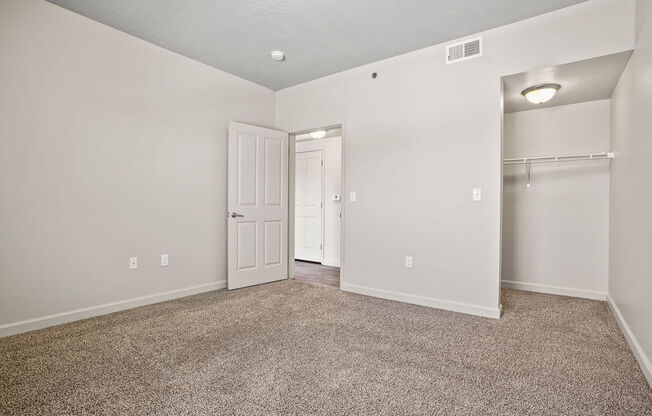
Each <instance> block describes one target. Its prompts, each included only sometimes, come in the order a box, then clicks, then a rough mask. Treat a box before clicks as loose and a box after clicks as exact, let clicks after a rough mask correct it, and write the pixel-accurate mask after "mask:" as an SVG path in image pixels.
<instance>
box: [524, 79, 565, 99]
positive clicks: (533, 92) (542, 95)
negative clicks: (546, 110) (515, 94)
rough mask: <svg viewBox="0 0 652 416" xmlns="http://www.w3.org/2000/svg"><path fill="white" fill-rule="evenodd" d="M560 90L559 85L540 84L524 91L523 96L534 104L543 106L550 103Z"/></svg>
mask: <svg viewBox="0 0 652 416" xmlns="http://www.w3.org/2000/svg"><path fill="white" fill-rule="evenodd" d="M560 88H561V85H559V84H539V85H533V86H531V87H529V88H526V89H524V90H523V91H521V94H522V95H523V96H524V97H525V98H526V99H527V100H528V101H529V102H531V103H532V104H542V103H545V102H547V101H550V100H551V99H552V97H554V96H555V94H556V93H557V91H558V90H559V89H560Z"/></svg>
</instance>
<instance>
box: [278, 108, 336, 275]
mask: <svg viewBox="0 0 652 416" xmlns="http://www.w3.org/2000/svg"><path fill="white" fill-rule="evenodd" d="M338 126H339V127H340V128H341V129H342V149H341V154H340V165H341V178H340V180H341V184H340V187H341V193H342V200H341V210H342V218H341V219H340V287H342V284H343V283H344V281H345V280H344V279H345V277H344V276H345V270H346V258H345V256H344V252H345V250H344V247H345V244H346V238H345V235H346V207H347V201H348V199H347V198H346V195H347V189H348V188H347V182H346V121H345V120H338V121H331V122H325V123H309V124H308V125H303V126H297V127H295V128H290V129H285V130H286V131H288V132H289V134H290V136H289V142H288V143H289V145H288V148H289V153H290V154H289V158H288V169H289V173H288V250H287V253H288V278H289V279H294V244H295V242H294V220H295V219H294V214H295V212H294V201H295V195H294V191H295V185H296V184H295V180H296V157H297V155H296V153H297V141H296V136H297V135H299V134H303V133H307V132H310V131H315V130H318V129H326V128H333V127H338ZM324 202H325V201H324ZM322 215H323V213H322ZM322 225H323V224H322Z"/></svg>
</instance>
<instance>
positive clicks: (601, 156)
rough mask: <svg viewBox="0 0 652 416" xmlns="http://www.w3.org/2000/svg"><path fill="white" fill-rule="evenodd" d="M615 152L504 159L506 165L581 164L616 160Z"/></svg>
mask: <svg viewBox="0 0 652 416" xmlns="http://www.w3.org/2000/svg"><path fill="white" fill-rule="evenodd" d="M614 158H615V157H614V152H602V153H587V154H583V155H565V156H536V157H518V158H513V159H503V164H504V165H524V164H530V163H554V162H580V161H590V160H605V159H609V160H610V159H614Z"/></svg>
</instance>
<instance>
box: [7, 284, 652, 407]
mask: <svg viewBox="0 0 652 416" xmlns="http://www.w3.org/2000/svg"><path fill="white" fill-rule="evenodd" d="M503 294H504V296H503V304H504V316H503V318H502V319H501V320H491V319H485V318H479V317H473V316H468V315H463V314H458V313H453V312H445V311H440V310H436V309H430V308H425V307H419V306H412V305H407V304H402V303H397V302H391V301H385V300H380V299H374V298H370V297H365V296H360V295H353V294H347V293H344V292H340V291H339V290H337V289H335V288H331V287H325V286H315V285H310V284H306V283H300V282H294V281H285V282H280V283H274V284H270V285H263V286H259V287H255V288H249V289H241V290H238V291H235V292H226V291H221V292H212V293H207V294H203V295H197V296H193V297H189V298H185V299H180V300H176V301H171V302H166V303H161V304H157V305H152V306H147V307H142V308H138V309H132V310H129V311H125V312H120V313H116V314H112V315H107V316H103V317H98V318H93V319H88V320H85V321H80V322H76V323H72V324H67V325H62V326H59V327H55V328H50V329H45V330H41V331H35V332H32V333H28V334H23V335H18V336H14V337H9V338H4V339H0V357H1V361H0V414H2V415H285V414H290V415H308V414H321V415H649V414H652V390H651V389H650V387H649V386H648V385H647V384H646V381H645V379H644V377H643V375H642V373H641V371H640V369H639V368H638V366H637V364H636V362H635V360H634V357H633V356H632V353H631V351H630V349H629V347H628V346H627V343H626V342H625V340H624V338H623V336H622V335H621V333H620V330H619V329H618V326H617V324H616V322H615V321H614V318H613V316H612V315H611V312H610V311H609V309H608V307H607V305H606V304H605V303H604V302H596V301H589V300H580V299H573V298H565V297H559V296H550V295H540V294H532V293H527V292H519V291H513V290H506V291H504V292H503Z"/></svg>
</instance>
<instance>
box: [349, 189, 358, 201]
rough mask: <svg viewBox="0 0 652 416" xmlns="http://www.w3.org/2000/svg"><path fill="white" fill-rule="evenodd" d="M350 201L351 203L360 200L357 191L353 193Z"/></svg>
mask: <svg viewBox="0 0 652 416" xmlns="http://www.w3.org/2000/svg"><path fill="white" fill-rule="evenodd" d="M349 199H350V200H351V202H355V201H357V200H358V194H357V193H356V192H355V191H351V194H350V196H349Z"/></svg>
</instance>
